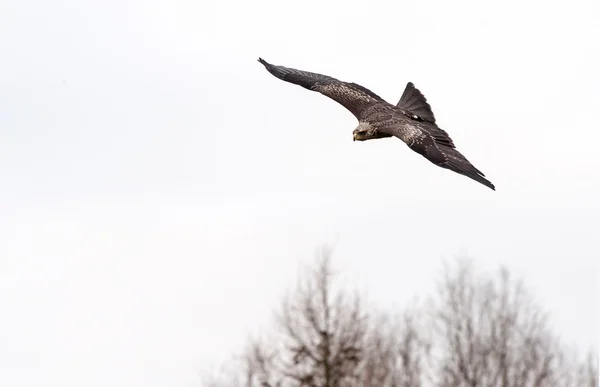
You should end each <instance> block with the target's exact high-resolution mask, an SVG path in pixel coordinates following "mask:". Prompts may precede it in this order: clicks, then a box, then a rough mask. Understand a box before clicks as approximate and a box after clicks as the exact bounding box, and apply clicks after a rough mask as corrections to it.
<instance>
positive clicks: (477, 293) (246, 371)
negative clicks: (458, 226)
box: [205, 248, 598, 387]
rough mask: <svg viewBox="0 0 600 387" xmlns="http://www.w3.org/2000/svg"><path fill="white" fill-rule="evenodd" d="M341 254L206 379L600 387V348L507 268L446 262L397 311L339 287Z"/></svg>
mask: <svg viewBox="0 0 600 387" xmlns="http://www.w3.org/2000/svg"><path fill="white" fill-rule="evenodd" d="M331 253H332V251H331V249H329V248H323V249H322V250H321V254H319V256H318V257H317V261H316V264H315V266H314V267H313V268H312V270H311V271H309V272H308V275H305V276H303V277H301V279H300V281H299V284H298V286H297V288H296V289H295V290H294V292H292V293H291V294H290V295H289V296H288V297H286V298H285V299H284V301H283V303H282V306H281V308H280V310H279V311H278V314H277V319H276V328H277V329H276V330H275V332H273V333H272V334H271V335H269V336H268V339H261V340H258V339H252V340H250V341H249V344H248V347H247V350H246V351H245V352H244V353H243V355H242V356H240V357H238V358H237V359H236V361H235V362H234V363H232V367H231V369H230V370H228V371H224V372H223V374H224V375H223V376H222V377H220V378H211V382H207V383H206V384H205V385H206V386H209V387H225V386H246V387H258V386H260V387H351V386H360V387H376V386H377V387H425V386H439V387H598V357H597V356H596V354H594V353H590V356H589V358H588V359H587V360H585V361H580V360H578V357H577V356H570V354H569V353H568V352H567V351H566V349H564V347H563V346H561V344H560V342H559V340H558V338H557V337H556V336H555V335H553V334H552V332H551V330H550V329H549V328H548V324H547V316H546V314H545V313H544V312H543V311H542V310H541V309H540V308H539V307H538V306H537V305H536V304H535V303H534V302H533V300H532V298H531V297H530V296H529V294H528V292H527V291H526V289H525V287H524V285H523V283H522V282H521V281H518V280H515V279H513V278H512V277H511V276H510V274H509V272H508V270H506V269H505V268H501V269H500V270H499V272H498V273H497V274H493V275H483V274H477V273H475V270H474V268H473V265H472V262H471V261H469V260H456V261H455V262H454V263H453V264H446V266H445V268H444V269H445V270H444V272H443V273H444V274H443V278H442V280H441V281H439V283H438V285H439V286H438V288H437V292H436V293H435V297H432V298H431V299H430V300H429V302H428V303H427V304H426V305H420V306H419V305H417V304H415V305H414V306H412V307H411V308H407V309H406V310H405V311H403V312H402V313H399V314H397V315H394V317H391V315H389V314H384V313H381V312H376V311H374V310H372V309H369V310H368V311H367V309H366V308H365V302H364V298H362V297H360V296H359V295H358V294H357V293H356V292H349V291H347V290H344V289H342V288H340V287H339V286H337V287H336V285H337V283H336V281H335V275H334V273H333V270H332V268H331V259H330V258H331Z"/></svg>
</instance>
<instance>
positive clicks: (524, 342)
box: [433, 260, 597, 387]
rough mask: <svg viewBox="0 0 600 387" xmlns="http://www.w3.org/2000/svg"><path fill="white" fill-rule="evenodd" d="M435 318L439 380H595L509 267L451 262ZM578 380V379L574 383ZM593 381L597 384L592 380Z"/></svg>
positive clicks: (540, 385)
mask: <svg viewBox="0 0 600 387" xmlns="http://www.w3.org/2000/svg"><path fill="white" fill-rule="evenodd" d="M433 317H434V318H433V324H434V327H435V330H436V333H437V340H436V342H437V343H438V344H439V348H438V349H439V351H438V353H439V354H440V355H439V357H438V358H437V359H436V361H435V363H436V365H437V368H438V372H437V375H438V377H437V381H436V383H435V384H436V385H438V386H443V387H445V386H447V387H462V386H464V387H545V386H556V387H570V386H576V385H577V386H591V385H594V384H593V383H597V382H594V381H589V382H588V379H589V374H590V372H588V373H587V374H586V373H585V372H584V371H583V370H580V371H577V369H578V365H577V364H572V363H569V362H568V361H567V360H568V358H567V356H566V352H565V351H564V349H563V348H562V346H561V345H560V342H559V340H558V339H557V338H556V337H555V335H553V334H552V332H551V331H550V329H549V328H548V324H547V315H546V313H544V312H543V311H542V310H541V309H540V308H539V307H538V306H537V305H536V304H535V303H534V302H533V300H532V298H531V296H530V295H529V294H528V292H527V291H526V289H525V287H524V285H523V283H522V282H521V281H518V280H515V279H513V278H512V277H511V276H510V274H509V272H508V270H506V268H501V269H500V270H499V272H498V274H497V275H488V276H486V275H483V274H479V275H477V274H476V273H475V271H474V268H473V265H472V262H471V261H469V260H459V261H458V264H457V265H455V267H454V268H451V267H449V266H448V265H447V266H446V270H445V274H444V277H443V280H442V281H441V282H440V284H439V288H438V302H437V304H436V305H435V307H434V314H433ZM573 383H574V384H573ZM588 383H591V384H588Z"/></svg>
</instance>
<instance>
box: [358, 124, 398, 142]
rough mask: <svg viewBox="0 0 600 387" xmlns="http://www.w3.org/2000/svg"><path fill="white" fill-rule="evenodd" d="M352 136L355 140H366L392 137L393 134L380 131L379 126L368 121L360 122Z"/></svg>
mask: <svg viewBox="0 0 600 387" xmlns="http://www.w3.org/2000/svg"><path fill="white" fill-rule="evenodd" d="M352 137H353V139H354V141H366V140H374V139H377V138H385V137H391V135H390V134H386V133H382V132H380V131H378V130H377V128H375V127H374V126H372V125H371V124H369V123H367V122H359V123H358V126H357V127H356V129H354V131H353V132H352Z"/></svg>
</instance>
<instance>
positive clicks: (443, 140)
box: [258, 58, 496, 191]
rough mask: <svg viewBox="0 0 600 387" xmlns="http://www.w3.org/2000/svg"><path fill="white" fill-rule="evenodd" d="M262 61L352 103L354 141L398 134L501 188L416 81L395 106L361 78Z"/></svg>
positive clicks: (284, 76)
mask: <svg viewBox="0 0 600 387" xmlns="http://www.w3.org/2000/svg"><path fill="white" fill-rule="evenodd" d="M258 61H259V62H260V63H262V64H263V65H264V66H265V68H266V69H267V71H269V72H270V73H271V74H273V75H274V76H275V77H277V78H279V79H281V80H283V81H286V82H290V83H294V84H296V85H300V86H302V87H304V88H306V89H308V90H312V91H318V92H319V93H321V94H324V95H326V96H327V97H329V98H331V99H333V100H334V101H336V102H338V103H339V104H341V105H342V106H344V107H345V108H346V109H348V110H349V111H350V112H351V113H352V114H353V115H354V116H355V117H356V118H357V119H358V126H357V127H356V129H354V131H353V132H352V134H353V137H354V141H366V140H374V139H378V138H386V137H392V136H393V137H398V138H399V139H401V140H402V141H404V142H405V143H406V145H408V147H409V148H410V149H412V150H413V151H415V152H417V153H418V154H420V155H422V156H423V157H425V158H426V159H427V160H429V161H431V162H432V163H434V164H435V165H437V166H439V167H442V168H446V169H449V170H451V171H454V172H457V173H460V174H462V175H464V176H467V177H470V178H471V179H473V180H475V181H478V182H479V183H481V184H483V185H485V186H486V187H489V188H491V189H493V190H494V191H495V190H496V188H495V187H494V185H493V184H492V183H491V182H490V181H488V180H487V179H486V178H485V177H484V176H485V175H484V174H483V173H482V172H481V171H480V170H478V169H477V168H475V167H474V166H473V164H471V163H470V162H469V160H467V159H466V157H465V156H463V155H462V154H461V153H460V152H459V151H458V150H457V149H456V147H455V146H454V142H453V141H452V139H451V138H450V136H449V135H448V133H446V131H444V130H443V129H441V128H439V127H438V126H437V124H436V122H435V117H434V115H433V112H432V111H431V106H429V103H428V102H427V99H426V98H425V96H423V94H422V93H421V92H420V91H419V90H418V89H417V88H416V87H415V85H413V83H412V82H409V83H408V84H407V85H406V88H405V89H404V93H403V94H402V97H400V101H398V103H397V104H396V106H394V105H392V104H390V103H388V102H386V101H385V100H383V98H381V97H379V96H378V95H377V94H375V93H373V92H372V91H371V90H369V89H367V88H365V87H362V86H361V85H358V84H356V83H350V82H343V81H340V80H338V79H335V78H333V77H330V76H327V75H323V74H317V73H311V72H308V71H302V70H296V69H292V68H288V67H284V66H277V65H272V64H270V63H267V61H265V60H263V59H262V58H258Z"/></svg>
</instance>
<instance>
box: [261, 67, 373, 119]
mask: <svg viewBox="0 0 600 387" xmlns="http://www.w3.org/2000/svg"><path fill="white" fill-rule="evenodd" d="M258 61H259V62H260V63H262V64H263V65H264V66H265V68H266V69H267V71H269V72H270V73H271V74H273V75H274V76H275V77H277V78H279V79H281V80H283V81H285V82H290V83H293V84H296V85H300V86H302V87H304V88H305V89H308V90H312V91H318V92H319V93H321V94H323V95H326V96H327V97H329V98H331V99H333V100H334V101H336V102H338V103H339V104H341V105H342V106H344V107H345V108H346V109H348V110H349V111H350V112H351V113H352V114H354V116H355V117H356V118H358V119H359V120H360V119H361V118H362V117H363V113H364V111H365V109H366V107H367V106H369V105H372V104H374V103H381V102H385V101H384V100H383V99H382V98H381V97H379V96H378V95H377V94H375V93H373V92H372V91H371V90H369V89H367V88H365V87H363V86H360V85H358V84H356V83H349V82H342V81H340V80H338V79H336V78H333V77H330V76H328V75H323V74H317V73H311V72H308V71H302V70H297V69H292V68H288V67H284V66H276V65H272V64H270V63H267V61H265V60H264V59H262V58H258Z"/></svg>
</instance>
